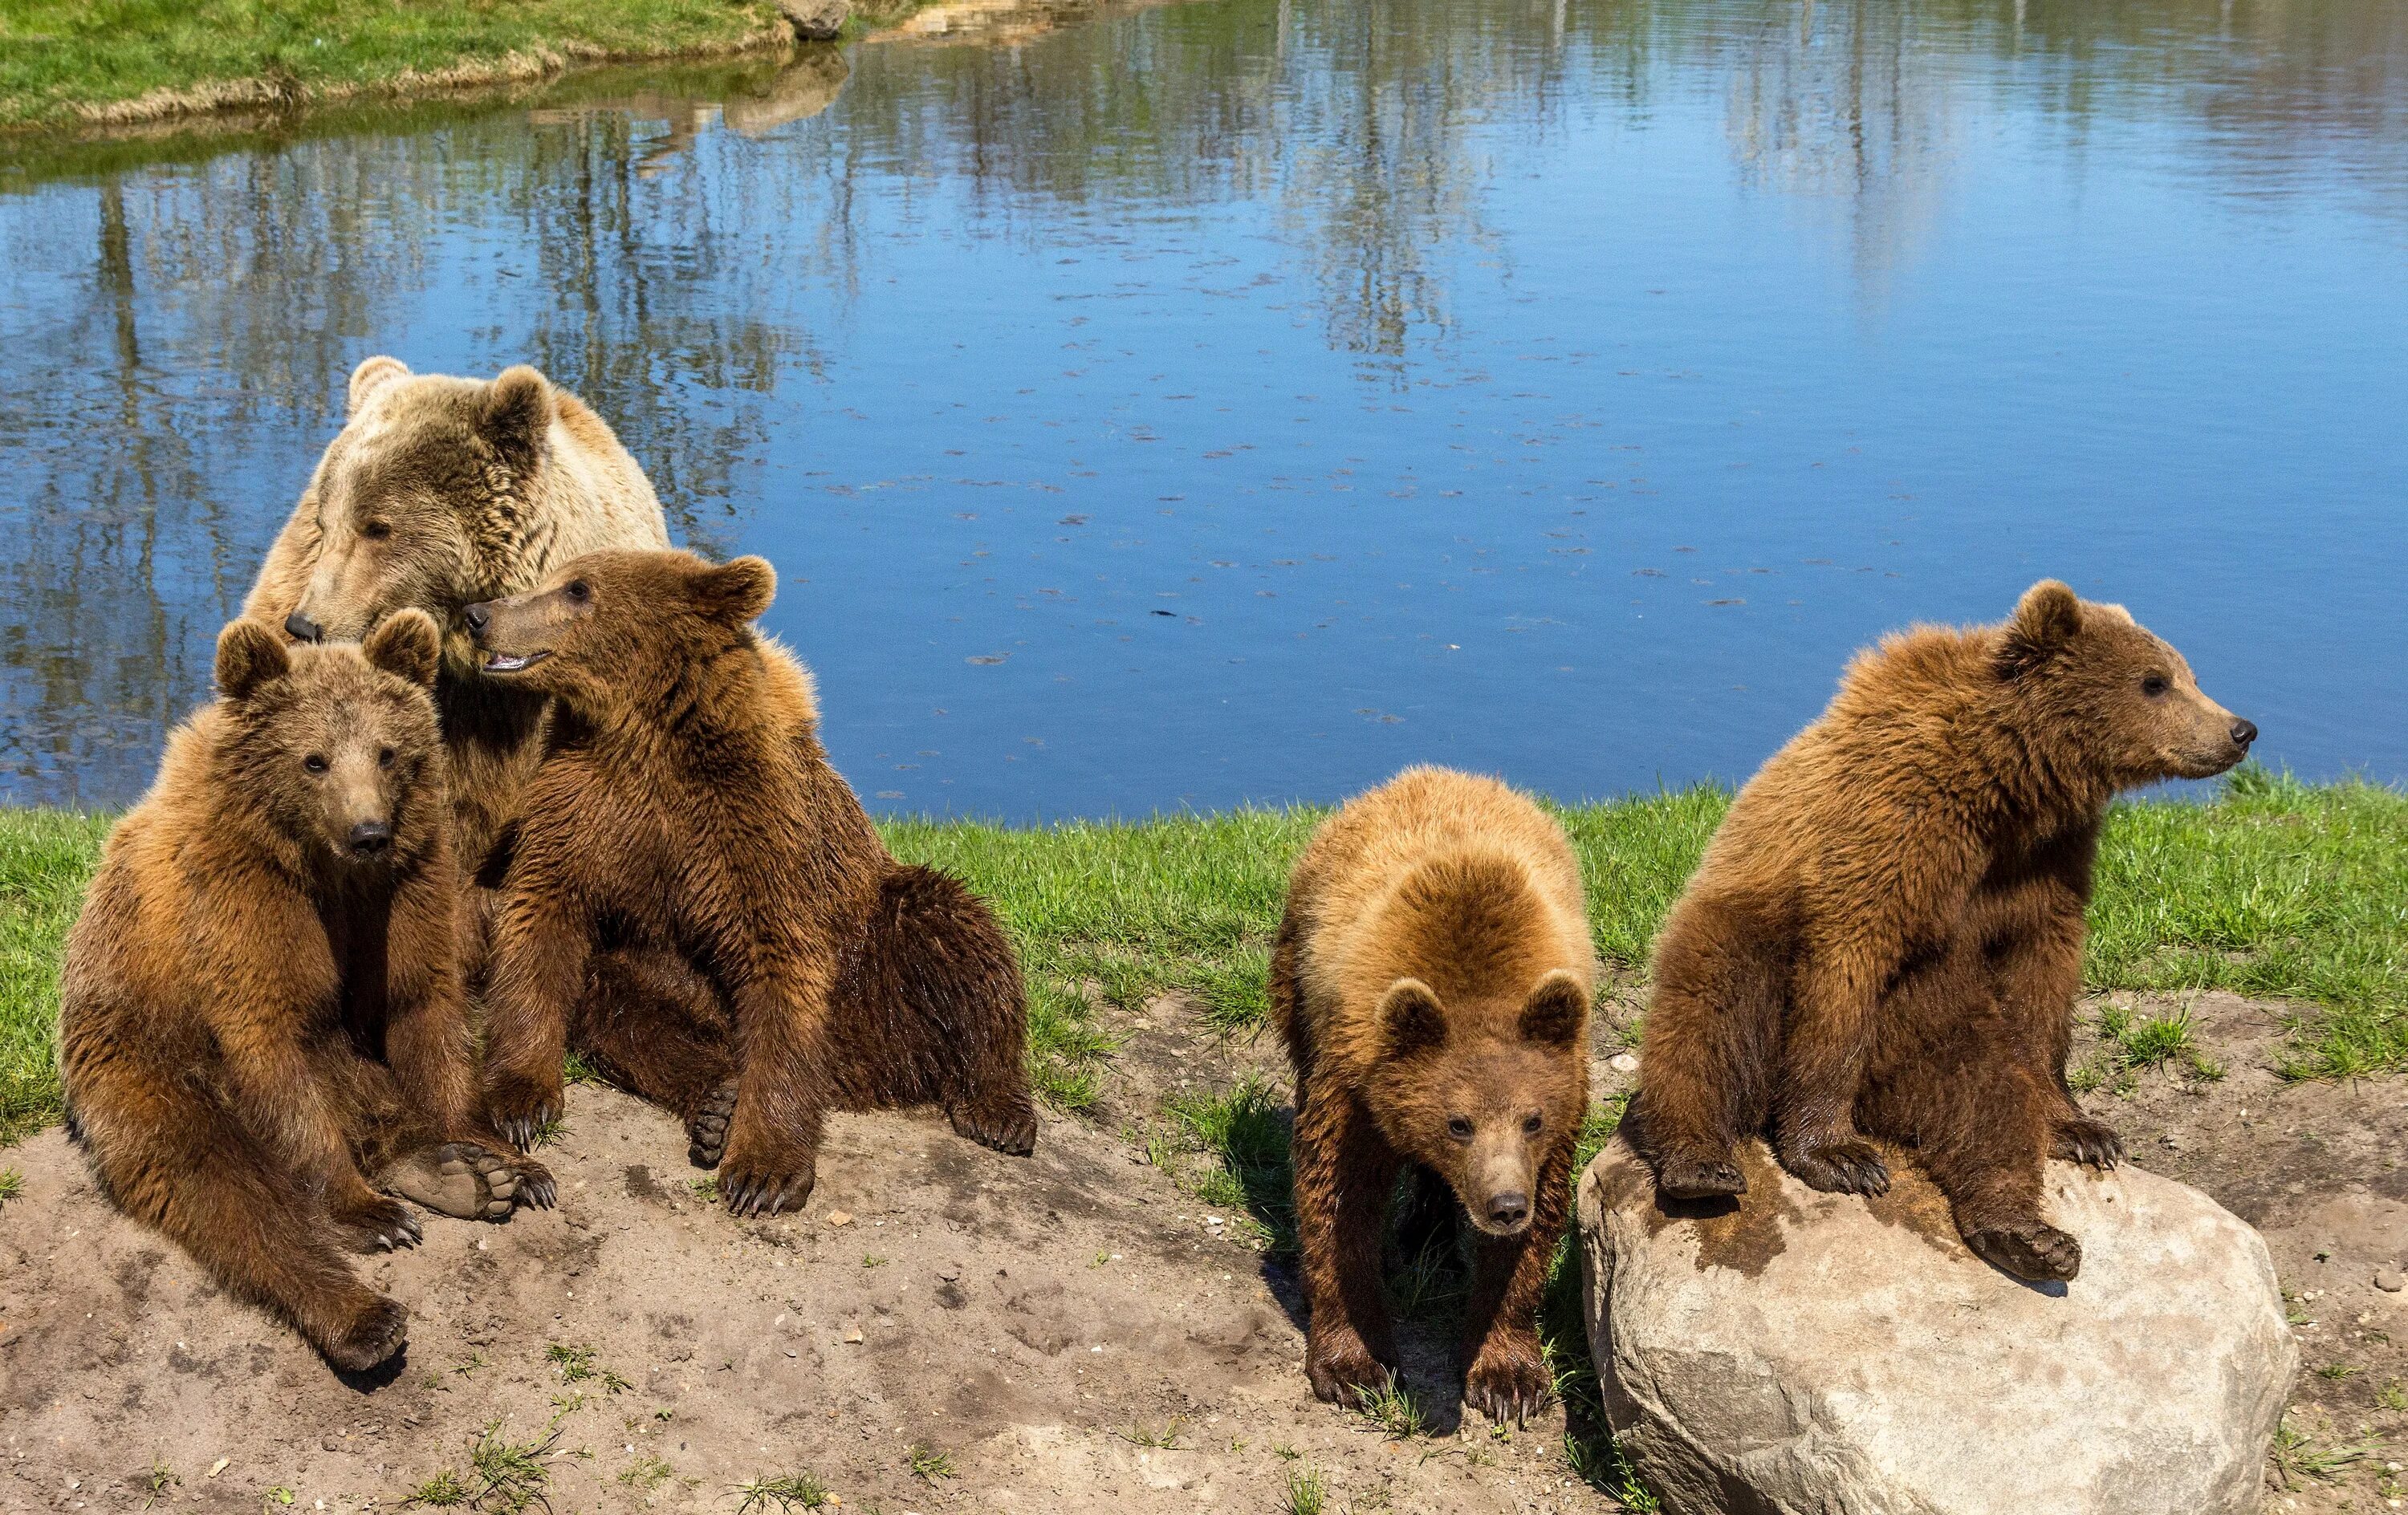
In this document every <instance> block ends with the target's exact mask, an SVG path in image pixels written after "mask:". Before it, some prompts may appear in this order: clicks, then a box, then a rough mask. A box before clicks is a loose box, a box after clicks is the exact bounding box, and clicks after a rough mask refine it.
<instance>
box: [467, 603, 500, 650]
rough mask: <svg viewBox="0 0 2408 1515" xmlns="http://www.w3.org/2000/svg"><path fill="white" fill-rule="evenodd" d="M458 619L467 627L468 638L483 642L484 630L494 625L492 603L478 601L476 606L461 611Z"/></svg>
mask: <svg viewBox="0 0 2408 1515" xmlns="http://www.w3.org/2000/svg"><path fill="white" fill-rule="evenodd" d="M460 619H461V621H462V622H465V623H466V625H467V628H468V635H469V636H474V637H476V638H478V639H479V640H480V641H481V640H483V639H484V636H485V628H486V627H487V626H490V625H492V624H493V623H494V607H493V602H491V601H490V600H480V601H478V602H477V603H476V604H474V605H472V606H470V607H468V608H466V610H463V611H461V612H460Z"/></svg>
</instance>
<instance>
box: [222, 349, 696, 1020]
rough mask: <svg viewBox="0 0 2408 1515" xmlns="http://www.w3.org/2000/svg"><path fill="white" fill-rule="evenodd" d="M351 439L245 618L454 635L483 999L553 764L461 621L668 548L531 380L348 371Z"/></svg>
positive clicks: (450, 652) (520, 694)
mask: <svg viewBox="0 0 2408 1515" xmlns="http://www.w3.org/2000/svg"><path fill="white" fill-rule="evenodd" d="M349 400H350V406H349V412H348V414H347V415H346V417H345V420H344V423H343V429H342V431H341V432H340V433H338V434H337V436H336V437H335V439H334V440H333V441H331V442H329V443H328V444H327V445H326V450H325V453H324V455H323V456H322V457H321V458H320V459H319V461H318V466H317V469H316V471H315V472H314V473H313V474H312V475H311V476H310V479H309V484H308V488H307V489H305V490H304V491H303V492H302V494H301V498H300V501H299V503H298V504H296V505H295V506H294V510H293V515H292V518H291V519H290V520H288V521H287V522H285V524H284V529H283V530H282V531H281V532H280V533H279V534H278V536H277V538H276V541H275V542H274V544H273V545H271V546H270V547H269V548H268V550H267V556H266V559H265V561H264V562H263V563H262V564H261V565H260V569H259V578H258V580H257V582H255V583H254V584H253V585H252V586H251V594H250V596H249V597H248V598H247V599H246V600H244V602H243V615H244V616H245V617H246V618H247V619H249V620H252V621H257V622H265V623H266V624H268V625H271V626H282V627H283V628H284V629H285V631H286V632H287V634H288V635H290V636H293V637H294V639H296V640H299V641H304V642H315V641H320V640H331V641H357V640H359V639H360V638H361V637H363V636H366V635H367V634H368V632H369V630H370V629H371V628H372V627H374V626H375V625H376V624H377V623H378V622H380V621H381V620H382V619H383V618H384V617H386V616H388V615H391V614H393V613H394V612H395V611H397V610H403V609H410V608H415V609H419V610H423V611H425V612H426V613H427V614H428V615H430V616H433V617H434V618H435V622H436V625H437V628H438V629H439V630H440V631H441V632H442V634H443V650H444V656H443V662H442V672H441V677H440V678H438V679H437V681H436V686H435V703H436V708H437V712H438V715H439V717H440V722H441V725H442V731H443V743H444V746H445V748H446V749H447V750H448V751H449V754H450V757H451V765H452V797H451V805H452V821H453V824H452V847H453V851H454V854H455V856H456V859H457V865H458V866H459V868H460V870H461V871H462V873H463V874H464V875H466V877H467V878H468V879H470V880H471V887H470V889H469V890H468V891H467V893H466V894H465V895H464V896H463V898H464V903H465V904H466V906H467V907H468V908H467V909H466V912H465V915H464V919H463V927H464V936H465V941H464V944H463V953H464V957H463V961H462V965H461V967H462V971H463V973H464V974H465V975H466V978H467V979H468V980H469V982H470V984H471V987H472V988H474V987H475V986H476V984H477V983H478V982H480V979H481V977H482V969H483V959H484V950H485V936H484V933H485V928H486V925H487V923H488V919H489V915H490V907H491V903H492V902H491V898H490V890H489V889H487V888H482V887H478V886H477V884H476V882H475V881H476V880H478V879H485V880H487V881H488V882H490V880H491V879H493V878H495V877H497V876H498V875H499V873H500V871H501V867H500V865H499V862H498V861H497V860H496V858H495V850H496V849H497V848H499V849H503V850H504V851H505V852H506V850H507V841H508V836H509V822H511V821H512V820H513V819H514V818H515V817H516V816H517V814H518V800H519V795H520V794H521V793H522V792H523V790H524V789H525V787H526V782H527V780H528V779H530V778H532V777H533V776H534V773H535V766H536V765H537V764H538V762H540V761H541V760H542V755H543V728H544V721H545V717H546V714H547V712H548V708H549V707H548V706H547V705H546V703H545V701H544V700H543V698H542V696H540V695H538V694H535V693H529V692H528V691H526V690H523V689H520V688H516V687H513V686H511V685H509V684H507V683H505V682H503V681H501V680H498V679H487V678H485V677H484V676H483V674H482V672H481V671H480V667H479V663H480V659H479V658H478V656H477V653H476V650H475V649H474V648H473V647H472V646H471V645H470V643H469V639H468V633H467V628H466V627H465V626H464V625H462V624H461V622H460V611H461V609H462V607H466V606H468V605H472V604H475V603H477V602H479V601H481V600H490V599H495V598H497V597H498V596H501V595H504V594H514V593H519V592H520V591H522V590H525V589H530V588H532V587H534V586H535V585H537V584H538V583H541V582H542V581H543V579H544V576H545V575H547V574H549V573H551V572H552V569H554V568H556V567H558V566H559V565H561V564H564V563H566V562H567V561H568V560H569V559H571V558H573V557H576V556H578V555H579V554H581V553H584V552H590V551H594V550H596V549H599V548H606V547H627V548H666V547H667V546H668V544H669V538H668V528H667V522H665V521H664V520H663V519H662V516H661V505H660V501H659V499H658V498H657V497H656V496H655V495H654V494H653V493H652V484H651V482H650V481H649V480H647V479H645V477H644V471H643V469H642V468H641V467H639V466H638V465H637V463H636V460H635V459H634V458H632V457H629V456H628V455H627V451H626V450H625V449H624V448H623V447H621V446H620V445H619V439H618V437H616V436H613V435H612V434H611V431H610V428H609V426H608V425H606V424H604V422H603V421H602V418H601V417H599V416H597V415H595V413H594V412H593V410H591V409H590V408H588V407H586V406H585V404H584V403H583V402H582V401H581V400H579V399H578V397H577V396H576V395H574V394H571V393H568V392H567V391H566V390H563V389H559V388H557V387H555V386H554V385H553V384H552V383H551V382H550V381H549V380H548V379H545V378H544V377H543V375H541V374H539V373H538V372H537V371H536V370H534V369H533V368H528V367H523V366H521V367H515V368H509V369H505V370H504V371H503V372H502V374H501V376H500V377H499V378H496V379H492V380H490V381H488V380H484V379H455V378H452V377H451V376H449V375H444V374H413V373H411V372H410V371H409V368H407V367H405V366H404V365H403V364H401V363H400V362H398V361H397V360H395V359H393V358H387V357H375V358H369V359H367V360H366V362H364V363H362V364H360V365H359V366H358V367H357V368H355V369H353V370H352V371H351V392H350V396H349Z"/></svg>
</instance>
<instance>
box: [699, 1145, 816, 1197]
mask: <svg viewBox="0 0 2408 1515" xmlns="http://www.w3.org/2000/svg"><path fill="white" fill-rule="evenodd" d="M818 1181H819V1163H818V1160H817V1158H816V1156H815V1155H814V1154H813V1153H811V1152H810V1151H805V1150H802V1149H799V1148H794V1147H770V1148H767V1149H766V1150H764V1149H762V1148H757V1147H754V1146H753V1145H752V1144H751V1143H739V1142H730V1143H729V1144H728V1149H727V1154H726V1155H725V1156H724V1157H722V1158H721V1159H720V1161H719V1193H720V1194H721V1196H722V1197H723V1198H724V1199H725V1200H726V1201H727V1208H728V1212H729V1213H730V1214H733V1215H775V1214H777V1213H778V1212H779V1211H780V1210H799V1209H801V1208H803V1206H804V1205H805V1204H806V1203H808V1202H809V1201H810V1197H811V1186H812V1185H813V1184H814V1183H816V1182H818Z"/></svg>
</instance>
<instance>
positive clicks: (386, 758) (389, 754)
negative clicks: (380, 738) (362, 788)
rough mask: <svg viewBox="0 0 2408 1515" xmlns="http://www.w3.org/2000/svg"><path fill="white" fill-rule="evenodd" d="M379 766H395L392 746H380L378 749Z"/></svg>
mask: <svg viewBox="0 0 2408 1515" xmlns="http://www.w3.org/2000/svg"><path fill="white" fill-rule="evenodd" d="M377 766H378V767H380V768H390V767H392V766H393V749H392V748H390V747H380V748H378V749H377Z"/></svg>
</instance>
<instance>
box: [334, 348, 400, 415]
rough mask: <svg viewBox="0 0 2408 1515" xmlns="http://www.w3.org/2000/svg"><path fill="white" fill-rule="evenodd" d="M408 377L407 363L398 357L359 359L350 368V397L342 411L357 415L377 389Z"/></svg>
mask: <svg viewBox="0 0 2408 1515" xmlns="http://www.w3.org/2000/svg"><path fill="white" fill-rule="evenodd" d="M408 378H409V364H406V363H404V362H402V361H401V360H400V359H399V358H388V357H384V356H381V355H379V356H377V357H373V358H363V359H361V360H360V365H359V366H358V367H356V368H354V369H352V370H351V399H350V402H349V406H348V408H347V409H346V410H345V412H344V413H345V414H346V415H351V416H356V415H358V414H359V413H360V407H362V406H364V405H366V404H367V403H368V396H369V395H371V394H374V393H376V392H377V391H379V390H380V389H382V388H384V387H385V386H386V385H387V384H390V383H392V382H393V381H394V379H408Z"/></svg>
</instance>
